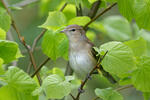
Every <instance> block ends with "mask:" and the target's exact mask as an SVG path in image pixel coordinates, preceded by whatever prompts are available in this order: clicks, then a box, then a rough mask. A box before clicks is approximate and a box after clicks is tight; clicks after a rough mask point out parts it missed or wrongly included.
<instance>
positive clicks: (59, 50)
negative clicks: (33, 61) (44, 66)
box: [42, 30, 68, 60]
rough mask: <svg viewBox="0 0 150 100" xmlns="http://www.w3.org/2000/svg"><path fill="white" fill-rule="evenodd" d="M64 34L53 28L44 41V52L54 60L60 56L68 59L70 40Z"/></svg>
mask: <svg viewBox="0 0 150 100" xmlns="http://www.w3.org/2000/svg"><path fill="white" fill-rule="evenodd" d="M66 39H67V38H66V37H65V35H64V34H61V33H56V32H53V31H51V30H49V31H47V32H46V33H45V35H44V38H43V41H42V50H43V52H44V54H46V55H47V56H48V57H50V58H51V59H52V60H56V59H57V58H59V57H64V58H66V59H67V57H66V56H68V41H67V40H66Z"/></svg>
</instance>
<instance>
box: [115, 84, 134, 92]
mask: <svg viewBox="0 0 150 100" xmlns="http://www.w3.org/2000/svg"><path fill="white" fill-rule="evenodd" d="M132 87H133V85H127V86H122V87H119V88H116V89H115V90H116V91H121V90H124V89H127V88H132Z"/></svg>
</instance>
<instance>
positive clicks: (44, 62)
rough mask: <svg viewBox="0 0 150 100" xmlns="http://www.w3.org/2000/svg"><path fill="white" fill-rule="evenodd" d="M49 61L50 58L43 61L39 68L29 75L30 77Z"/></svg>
mask: <svg viewBox="0 0 150 100" xmlns="http://www.w3.org/2000/svg"><path fill="white" fill-rule="evenodd" d="M49 60H50V58H46V60H44V61H43V62H42V63H41V64H40V65H39V67H38V68H37V69H36V71H35V72H34V73H33V74H32V75H31V77H34V76H35V75H36V74H37V73H38V72H39V71H40V69H41V68H42V67H43V66H44V65H45V64H46V63H47V62H48V61H49Z"/></svg>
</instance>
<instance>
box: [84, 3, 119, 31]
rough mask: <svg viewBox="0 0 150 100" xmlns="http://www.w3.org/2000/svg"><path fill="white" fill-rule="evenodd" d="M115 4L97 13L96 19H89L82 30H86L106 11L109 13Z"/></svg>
mask: <svg viewBox="0 0 150 100" xmlns="http://www.w3.org/2000/svg"><path fill="white" fill-rule="evenodd" d="M116 4H117V3H114V4H112V5H110V6H109V7H107V8H106V9H104V10H103V11H102V12H101V13H99V14H98V15H97V16H96V17H94V18H93V19H91V21H90V22H88V23H87V24H86V25H85V26H84V29H86V28H87V27H88V26H89V25H90V24H91V23H92V22H94V21H95V20H96V19H97V18H99V17H100V16H102V15H103V14H104V13H106V12H107V11H109V10H110V9H111V8H112V7H114V6H115V5H116Z"/></svg>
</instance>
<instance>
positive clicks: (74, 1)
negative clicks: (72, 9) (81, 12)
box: [66, 0, 82, 8]
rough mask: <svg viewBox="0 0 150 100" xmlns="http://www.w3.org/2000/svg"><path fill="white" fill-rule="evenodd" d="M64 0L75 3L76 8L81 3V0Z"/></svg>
mask: <svg viewBox="0 0 150 100" xmlns="http://www.w3.org/2000/svg"><path fill="white" fill-rule="evenodd" d="M66 2H68V3H71V4H75V5H76V7H78V8H79V4H82V0H66Z"/></svg>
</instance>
